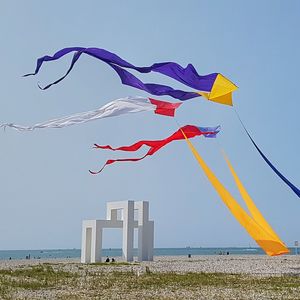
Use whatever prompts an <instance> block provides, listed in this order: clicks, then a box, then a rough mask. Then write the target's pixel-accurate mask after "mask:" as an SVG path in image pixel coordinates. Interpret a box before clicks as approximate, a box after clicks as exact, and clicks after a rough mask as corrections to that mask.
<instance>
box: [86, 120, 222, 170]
mask: <svg viewBox="0 0 300 300" xmlns="http://www.w3.org/2000/svg"><path fill="white" fill-rule="evenodd" d="M219 131H220V126H217V127H198V126H193V125H186V126H183V127H181V128H180V129H179V130H177V131H176V132H175V133H173V134H172V135H171V136H169V137H167V138H165V139H163V140H151V141H145V140H143V141H138V142H136V143H134V144H132V145H130V146H122V147H118V148H112V147H111V146H109V145H106V146H101V145H98V144H95V145H94V146H95V148H97V149H108V150H112V151H116V150H119V151H130V152H133V151H137V150H139V149H140V148H141V147H142V146H144V145H145V146H148V147H149V150H148V152H147V153H146V154H145V155H144V156H142V157H140V158H121V159H109V160H107V161H106V163H105V164H104V166H103V167H102V168H101V169H100V170H99V171H97V172H93V171H90V173H91V174H98V173H100V172H101V171H102V170H103V169H104V168H105V166H107V165H110V164H113V163H115V162H121V161H131V162H134V161H139V160H142V159H144V158H145V157H146V156H149V155H153V154H154V153H155V152H157V151H158V150H159V149H161V148H162V147H164V146H165V145H167V144H169V143H170V142H172V141H177V140H183V139H184V136H183V134H182V132H184V133H185V135H186V136H187V137H189V138H193V137H195V136H199V135H204V136H205V137H207V138H214V137H216V135H217V133H218V132H219Z"/></svg>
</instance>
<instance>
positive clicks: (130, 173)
mask: <svg viewBox="0 0 300 300" xmlns="http://www.w3.org/2000/svg"><path fill="white" fill-rule="evenodd" d="M299 17H300V3H299V1H285V2H284V1H251V2H245V1H158V0H155V1H84V2H79V1H78V2H75V3H72V5H71V3H70V2H67V1H65V2H62V1H51V2H43V3H42V4H41V2H40V1H26V2H23V1H2V2H1V5H0V28H1V29H0V30H1V36H2V47H1V48H0V66H1V73H0V82H1V89H0V102H1V110H0V121H1V123H6V122H15V123H17V124H21V125H23V124H24V125H31V124H34V123H37V122H40V121H44V120H47V119H49V118H54V117H59V116H64V115H67V114H70V113H75V112H80V111H86V110H90V109H94V108H97V107H100V106H102V105H103V104H105V103H107V102H108V101H110V100H113V99H116V98H119V97H124V96H127V95H133V96H135V95H140V96H144V95H145V96H146V95H147V94H146V93H143V92H141V91H138V90H135V89H133V88H130V87H127V86H122V85H121V83H120V81H119V78H118V77H117V76H116V74H115V73H113V72H112V70H111V69H110V68H109V67H108V66H106V65H105V64H103V63H101V62H100V61H97V60H95V59H93V58H91V57H82V58H81V59H80V61H79V62H78V64H77V65H76V67H75V68H74V70H73V72H72V73H71V74H70V75H69V77H68V78H67V79H65V80H64V81H63V82H62V83H61V84H59V85H57V86H54V87H52V88H50V89H49V90H47V91H41V90H39V89H38V87H37V83H38V82H40V83H41V84H46V83H49V82H51V81H53V80H54V79H57V78H58V77H59V76H60V75H62V74H63V73H64V72H65V70H66V68H67V66H68V63H69V61H70V58H71V57H66V58H64V59H62V60H61V61H58V62H53V63H48V64H47V65H45V66H43V68H42V70H41V73H40V74H39V75H38V76H36V77H29V78H22V77H21V75H23V74H25V73H28V72H31V71H33V70H34V68H35V61H36V58H38V57H40V56H42V55H45V54H53V53H54V52H56V51H57V50H58V49H61V48H64V47H68V46H84V47H99V48H105V49H107V50H110V51H112V52H116V53H117V54H119V55H120V56H121V57H123V58H124V59H126V60H128V61H130V62H132V63H133V64H136V65H139V66H147V65H151V64H152V63H154V62H162V61H176V62H178V63H180V64H182V65H186V64H188V63H193V65H194V66H195V67H196V68H197V70H198V72H199V73H200V74H208V73H212V72H221V73H223V74H224V75H225V76H227V77H229V78H230V79H231V80H232V81H234V82H235V83H236V84H237V85H238V86H239V90H238V91H237V92H236V93H235V94H234V106H235V108H236V109H237V111H238V112H239V114H240V115H241V117H242V119H243V121H244V123H245V124H246V126H247V128H248V129H249V131H250V132H251V134H252V136H253V137H254V139H255V141H256V142H257V143H258V145H259V146H260V147H261V148H262V149H263V151H264V152H265V154H266V155H267V156H268V157H269V158H270V159H271V161H272V162H273V163H274V164H275V165H276V166H277V167H278V168H279V170H280V171H281V172H282V173H283V174H285V175H286V176H287V177H288V178H289V179H290V180H291V181H292V182H293V183H294V184H295V185H297V186H299V184H300V175H299V167H300V163H299V156H298V155H299V153H300V142H299V133H298V130H299V119H298V112H299V99H298V98H299V96H298V90H299V88H298V87H299V75H298V74H299V68H300V60H299V52H300V51H299V50H300V40H299V36H300V27H299ZM142 78H143V79H145V80H147V81H148V82H150V81H153V82H162V83H165V84H170V85H172V86H173V87H178V88H179V87H181V88H182V85H180V84H179V83H175V82H173V81H171V80H170V79H167V78H164V77H163V76H160V75H158V74H153V75H152V74H148V75H144V76H142ZM161 99H166V100H171V99H170V98H168V97H161ZM177 116H178V118H177V119H178V121H179V122H180V124H182V125H185V124H193V125H200V126H215V125H219V124H220V125H221V126H222V132H221V133H220V135H219V138H218V141H215V140H208V139H203V138H195V139H194V140H193V142H194V145H195V146H196V147H197V149H198V150H199V152H200V154H202V155H203V157H204V159H205V160H206V162H207V163H208V164H209V165H210V167H211V168H212V169H213V171H214V172H215V173H216V175H217V176H218V177H219V178H220V179H221V180H222V182H223V183H224V184H225V185H226V186H227V187H228V189H230V191H231V192H232V193H233V195H235V196H236V197H237V198H238V199H240V198H239V196H238V192H237V190H236V188H235V186H234V183H233V180H232V178H231V177H230V173H229V171H228V169H227V167H226V165H225V163H224V161H223V159H222V157H221V154H220V147H222V148H224V149H225V151H226V152H227V154H228V156H229V158H230V160H231V162H232V164H233V166H234V167H235V169H236V171H237V173H238V174H239V176H240V178H241V179H242V181H243V183H244V185H245V186H246V188H247V189H248V191H249V193H250V194H251V196H252V197H253V199H254V201H255V203H256V204H257V206H258V207H259V208H260V209H261V211H262V213H263V214H264V216H265V217H266V219H267V220H268V221H269V222H270V224H271V225H272V226H273V227H274V229H275V230H276V231H277V232H278V234H279V235H280V237H281V238H282V239H283V241H285V242H286V243H287V244H288V245H292V244H293V242H294V240H297V239H298V240H300V230H299V211H300V201H299V199H298V198H297V197H296V195H295V194H294V193H293V192H291V191H290V190H289V189H288V188H287V187H286V186H285V185H284V184H283V183H282V182H281V180H280V179H278V177H277V176H276V175H275V174H274V173H273V172H272V171H271V169H270V168H269V167H268V166H267V165H266V164H265V162H264V161H262V159H261V158H260V156H259V155H258V153H257V152H256V150H255V149H254V147H253V146H252V145H251V144H250V141H249V140H248V139H247V137H246V135H245V133H244V132H243V129H242V128H241V126H240V124H239V122H238V120H237V118H236V116H235V113H234V111H233V109H232V108H230V107H226V106H223V105H218V104H214V103H209V102H206V101H204V100H203V99H201V98H197V99H193V100H190V101H188V102H186V103H185V104H184V105H183V106H181V108H180V110H178V114H177ZM176 129H177V128H176V124H175V123H174V120H172V119H171V118H164V117H159V116H156V115H153V114H150V113H143V114H136V115H128V116H122V117H118V118H111V119H106V120H101V121H97V122H91V123H89V124H84V125H82V126H73V127H70V128H65V129H60V130H58V129H57V130H56V129H52V130H51V129H49V130H40V131H38V130H37V131H34V132H29V133H26V132H25V133H19V132H16V131H14V130H11V129H7V130H6V131H5V132H4V131H3V132H0V141H1V148H0V153H1V156H0V161H1V169H0V180H1V188H0V199H1V200H0V201H1V209H0V236H1V238H0V249H29V248H30V249H33V248H36V249H39V248H73V247H76V248H79V247H80V240H81V222H82V220H83V219H95V218H99V219H101V218H104V217H105V203H106V201H113V200H129V199H131V200H148V201H150V215H151V218H152V219H153V220H154V221H155V229H156V231H155V246H156V247H185V246H187V245H189V246H194V247H196V246H203V247H205V246H212V247H213V246H248V245H249V244H250V245H252V246H255V242H254V241H253V240H252V239H251V238H250V237H249V236H248V235H247V233H246V232H245V231H244V229H243V228H241V226H240V225H239V224H238V223H237V222H236V220H235V219H234V218H233V217H232V216H231V214H230V213H229V211H228V210H227V208H226V207H225V206H224V205H223V203H222V202H221V200H220V199H219V198H218V196H217V194H216V192H215V191H214V190H213V188H212V187H211V186H210V184H209V182H208V181H207V179H206V178H205V176H204V174H203V172H202V170H201V169H200V168H199V166H198V165H197V163H196V161H195V160H194V158H193V156H192V154H191V153H190V152H189V150H188V148H187V145H186V143H184V142H175V143H173V144H170V145H168V146H167V147H165V148H164V149H162V150H161V151H160V152H158V153H157V154H156V155H155V156H153V157H149V158H148V159H145V160H144V161H142V162H139V163H136V164H133V163H124V164H119V165H117V164H116V165H114V166H111V167H108V168H107V169H106V170H105V171H104V172H103V173H102V174H100V175H98V176H91V175H90V174H89V173H88V169H97V168H99V167H100V166H101V165H102V164H103V163H104V162H105V161H106V159H108V158H110V157H125V156H126V154H123V153H110V152H107V151H97V150H93V149H92V148H91V147H92V145H93V144H94V143H99V144H101V143H103V144H112V145H114V146H118V145H127V144H130V143H132V142H134V141H136V140H139V139H161V138H164V137H166V136H168V135H169V134H171V133H172V132H173V131H175V130H176ZM144 151H145V150H141V152H140V153H139V154H142V153H144ZM120 238H121V235H120V232H117V231H115V230H107V231H106V233H105V236H104V246H105V247H119V246H120V245H121V240H120Z"/></svg>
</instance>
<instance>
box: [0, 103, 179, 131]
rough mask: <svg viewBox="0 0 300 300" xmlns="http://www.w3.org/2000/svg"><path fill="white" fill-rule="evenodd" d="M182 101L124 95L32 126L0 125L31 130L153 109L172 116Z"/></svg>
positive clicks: (64, 125)
mask: <svg viewBox="0 0 300 300" xmlns="http://www.w3.org/2000/svg"><path fill="white" fill-rule="evenodd" d="M181 104H182V103H171V102H167V101H161V100H155V99H152V98H144V97H126V98H120V99H117V100H114V101H111V102H109V103H107V104H105V105H104V106H102V107H100V108H98V109H95V110H91V111H88V112H82V113H77V114H74V115H70V116H66V117H61V118H57V119H52V120H49V121H46V122H43V123H38V124H35V125H33V126H21V125H16V124H13V123H7V124H2V125H0V127H4V128H5V127H11V128H14V129H16V130H19V131H32V130H34V129H37V128H62V127H66V126H71V125H75V124H81V123H86V122H89V121H93V120H98V119H103V118H108V117H115V116H119V115H123V114H127V113H137V112H142V111H154V112H155V113H156V114H160V115H164V116H169V117H174V115H175V111H176V109H177V108H178V107H179V106H180V105H181Z"/></svg>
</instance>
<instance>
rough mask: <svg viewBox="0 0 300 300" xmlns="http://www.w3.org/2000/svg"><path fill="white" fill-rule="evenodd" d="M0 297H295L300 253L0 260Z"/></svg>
mask: <svg viewBox="0 0 300 300" xmlns="http://www.w3.org/2000/svg"><path fill="white" fill-rule="evenodd" d="M0 297H1V298H0V299H300V256H295V255H285V256H278V257H268V256H266V255H210V256H206V255H197V256H192V257H191V258H188V257H187V256H156V257H154V261H153V262H141V263H139V262H136V261H134V262H132V263H126V262H122V260H121V258H119V257H117V258H116V262H114V263H96V264H81V263H80V261H79V259H22V260H2V261H0Z"/></svg>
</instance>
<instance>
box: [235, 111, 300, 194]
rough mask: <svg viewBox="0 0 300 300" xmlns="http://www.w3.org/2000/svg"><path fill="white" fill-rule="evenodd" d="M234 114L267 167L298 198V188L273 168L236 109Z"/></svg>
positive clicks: (299, 192) (299, 191)
mask: <svg viewBox="0 0 300 300" xmlns="http://www.w3.org/2000/svg"><path fill="white" fill-rule="evenodd" d="M235 112H236V115H237V117H238V119H239V121H240V123H241V124H242V127H243V128H244V130H245V132H246V134H247V136H248V137H249V139H250V141H251V142H252V144H253V145H254V147H255V148H256V150H257V151H258V153H259V154H260V156H261V157H262V158H263V160H264V161H265V162H266V163H267V164H268V165H269V167H270V168H271V169H272V170H273V171H274V172H275V174H277V176H278V177H279V178H280V179H281V180H282V181H283V182H284V183H285V184H286V185H288V186H289V187H290V188H291V190H292V191H293V192H294V193H295V194H296V195H297V196H298V197H299V198H300V190H299V189H298V188H297V187H296V186H295V185H294V184H293V183H291V182H290V181H289V180H288V179H287V178H286V177H285V176H283V174H282V173H280V172H279V170H278V169H277V168H275V166H274V165H273V164H272V163H271V162H270V160H269V159H268V158H267V157H266V156H265V154H264V153H263V152H262V151H261V150H260V148H259V147H258V146H257V144H256V143H255V141H254V140H253V138H252V137H251V135H250V133H249V131H248V130H247V128H246V127H245V125H244V123H243V122H242V120H241V118H240V116H239V114H238V113H237V111H236V110H235Z"/></svg>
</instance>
